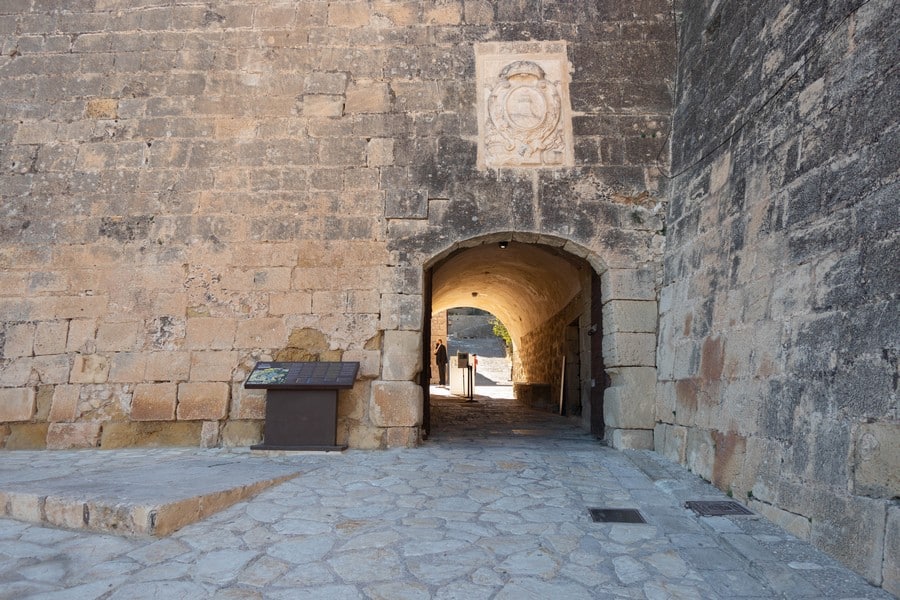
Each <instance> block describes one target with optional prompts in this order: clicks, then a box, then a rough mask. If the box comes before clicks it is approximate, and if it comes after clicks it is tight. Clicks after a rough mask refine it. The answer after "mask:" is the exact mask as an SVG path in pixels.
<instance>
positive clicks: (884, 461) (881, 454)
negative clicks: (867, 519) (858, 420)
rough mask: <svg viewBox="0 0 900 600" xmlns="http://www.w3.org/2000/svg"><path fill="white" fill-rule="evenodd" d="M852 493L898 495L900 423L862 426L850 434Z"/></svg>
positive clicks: (882, 496)
mask: <svg viewBox="0 0 900 600" xmlns="http://www.w3.org/2000/svg"><path fill="white" fill-rule="evenodd" d="M852 471H853V491H854V493H856V494H859V495H866V496H873V497H875V498H896V497H898V496H900V423H897V422H893V423H865V424H861V425H858V426H856V427H855V429H854V432H853V466H852Z"/></svg>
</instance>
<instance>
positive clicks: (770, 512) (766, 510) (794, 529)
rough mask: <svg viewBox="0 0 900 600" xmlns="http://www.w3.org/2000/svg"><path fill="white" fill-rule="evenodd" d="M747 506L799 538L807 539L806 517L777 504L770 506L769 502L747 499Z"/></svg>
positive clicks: (807, 523) (808, 525) (808, 526)
mask: <svg viewBox="0 0 900 600" xmlns="http://www.w3.org/2000/svg"><path fill="white" fill-rule="evenodd" d="M748 506H749V508H750V510H752V511H754V512H757V513H759V514H761V515H762V516H764V517H765V518H767V519H768V520H770V521H772V522H773V523H775V524H776V525H778V526H779V527H782V528H784V529H786V530H787V531H789V532H791V533H792V534H794V535H795V536H797V537H798V538H800V539H801V540H808V539H809V531H810V523H809V519H808V518H807V517H804V516H803V515H798V514H795V513H792V512H788V511H786V510H781V509H780V508H778V507H777V506H772V505H771V504H767V503H765V502H759V501H757V500H752V499H751V500H750V501H749V503H748Z"/></svg>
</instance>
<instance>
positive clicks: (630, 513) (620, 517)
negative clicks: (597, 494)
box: [588, 508, 647, 523]
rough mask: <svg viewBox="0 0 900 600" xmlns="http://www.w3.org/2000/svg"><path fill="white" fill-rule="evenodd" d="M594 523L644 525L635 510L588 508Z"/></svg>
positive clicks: (639, 514) (640, 516) (641, 517)
mask: <svg viewBox="0 0 900 600" xmlns="http://www.w3.org/2000/svg"><path fill="white" fill-rule="evenodd" d="M588 510H589V511H590V512H591V519H593V520H594V523H646V522H647V521H645V520H644V517H643V516H642V515H641V513H640V511H639V510H637V509H636V508H589V509H588Z"/></svg>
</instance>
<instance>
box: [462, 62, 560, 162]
mask: <svg viewBox="0 0 900 600" xmlns="http://www.w3.org/2000/svg"><path fill="white" fill-rule="evenodd" d="M529 58H531V59H530V60H529ZM554 58H555V61H553V60H550V61H548V60H547V59H544V60H540V58H533V57H532V56H515V55H512V56H510V55H506V56H504V55H502V54H501V55H495V56H491V57H488V60H484V61H482V64H483V65H484V66H483V68H482V69H481V71H482V72H481V73H480V74H479V86H480V90H479V96H480V98H481V99H482V102H483V105H482V106H479V120H480V122H479V131H480V133H481V139H480V140H479V141H480V143H479V161H478V162H479V166H481V167H486V168H504V167H520V168H523V167H524V168H527V167H563V166H569V165H570V164H571V163H572V154H573V153H572V150H571V137H572V136H571V115H570V112H571V111H570V109H569V105H568V88H567V86H566V85H565V81H564V78H565V75H567V71H566V64H567V63H566V62H565V58H564V55H563V59H562V64H559V63H560V60H559V57H554ZM516 59H519V60H516ZM548 62H550V64H551V65H552V66H554V67H556V68H555V69H554V70H555V71H556V73H555V75H556V77H553V76H552V75H551V74H549V73H548V72H547V70H546V69H545V68H544V66H542V64H540V63H544V65H546V64H547V63H548ZM491 67H493V69H494V72H495V73H496V74H493V73H489V72H486V71H490V70H491Z"/></svg>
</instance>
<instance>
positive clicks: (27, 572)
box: [0, 398, 891, 600]
mask: <svg viewBox="0 0 900 600" xmlns="http://www.w3.org/2000/svg"><path fill="white" fill-rule="evenodd" d="M513 403H514V401H513V400H507V401H503V400H497V401H496V403H495V404H494V405H493V406H489V405H487V403H484V404H482V403H479V405H478V407H472V406H469V405H466V404H465V403H461V402H458V401H456V400H454V399H450V398H448V399H445V400H444V401H443V402H442V403H436V405H435V419H436V421H435V425H436V426H437V427H438V428H439V430H438V429H436V430H435V435H434V437H433V439H432V440H431V441H429V442H428V443H427V444H425V445H424V446H423V447H422V448H419V449H417V450H414V451H385V452H361V451H354V450H351V451H348V452H344V453H329V454H326V455H321V454H319V455H315V454H304V455H296V454H294V455H281V456H271V455H269V456H255V455H253V454H252V453H250V452H248V451H247V450H233V451H224V450H221V449H216V450H201V449H197V448H193V449H151V450H146V449H142V450H134V449H131V450H127V449H126V450H116V451H97V452H85V451H80V452H53V453H46V452H45V453H32V452H29V453H12V454H13V456H12V457H11V460H9V461H4V462H3V463H2V465H0V513H2V514H4V515H11V516H14V517H15V518H17V519H20V520H19V521H16V520H12V519H9V518H3V519H0V548H2V549H3V552H4V555H5V558H4V560H3V561H2V562H0V594H2V595H3V596H4V597H7V596H9V597H29V596H39V595H42V594H53V595H56V596H67V597H79V598H80V597H85V596H87V597H109V598H140V597H151V598H153V597H159V598H162V597H166V598H168V597H190V598H231V597H248V596H249V597H251V598H261V597H263V598H364V597H367V596H371V597H381V598H429V597H434V598H507V599H514V598H567V599H569V598H571V599H584V600H589V599H591V598H602V597H605V596H610V594H613V595H614V596H616V597H646V598H771V599H775V598H865V599H871V600H887V599H888V598H890V597H891V596H890V593H888V592H887V591H885V590H879V589H877V588H875V587H873V586H871V585H868V584H867V583H866V582H865V581H864V580H863V579H862V578H861V577H859V576H858V575H855V574H854V573H852V572H851V571H849V570H848V569H846V568H844V567H841V566H840V565H839V564H838V563H837V562H835V561H834V560H833V559H831V558H829V557H828V556H826V555H825V554H824V553H822V552H820V551H818V550H816V549H814V548H812V547H811V546H810V545H809V544H808V543H804V542H801V541H799V540H797V539H796V538H795V537H793V536H792V535H790V534H789V533H787V532H785V531H784V530H782V529H780V528H778V527H777V526H775V525H773V524H771V523H769V522H767V521H766V520H765V519H762V518H760V517H757V516H751V517H712V518H708V517H707V518H701V517H698V516H696V515H695V514H693V513H692V512H691V511H687V510H686V509H685V508H684V507H683V503H684V502H685V501H686V500H690V499H696V498H707V499H712V500H725V499H727V497H726V496H725V494H724V493H723V492H721V491H719V490H716V489H715V488H713V487H712V486H711V485H709V484H708V483H706V482H703V481H702V480H701V479H699V478H698V477H697V476H695V475H693V474H691V473H689V472H688V471H687V470H686V469H684V468H683V467H681V466H679V465H675V464H673V463H671V462H669V461H667V460H666V459H664V458H662V457H661V456H659V455H658V454H654V453H651V452H646V451H627V452H619V451H615V450H613V449H611V448H607V447H604V446H602V445H600V444H599V443H598V442H597V440H596V439H595V438H593V437H592V436H591V435H589V434H588V433H586V432H584V431H581V430H580V429H578V428H576V427H575V426H574V425H573V423H572V422H571V421H570V420H568V419H566V418H565V417H560V416H558V415H550V414H547V413H540V412H537V411H531V410H522V409H516V408H515V405H514V404H513ZM473 410H477V411H478V412H479V413H480V414H479V415H478V416H477V417H476V418H475V419H473V415H472V411H473ZM485 418H487V419H490V420H491V422H492V424H493V425H492V428H491V430H490V431H488V430H485V429H484V428H479V424H478V422H477V421H478V420H479V419H485ZM232 423H234V422H232ZM392 429H394V428H392ZM396 429H400V430H402V429H410V430H413V429H414V428H396ZM3 467H6V468H3ZM292 476H295V477H294V478H293V479H290V480H287V481H284V482H282V483H280V484H277V481H278V478H279V477H282V478H283V477H292ZM268 482H273V483H276V485H274V486H270V487H268V488H267V489H265V490H264V491H261V492H260V493H258V494H257V493H256V492H257V491H259V487H258V484H259V483H263V484H265V483H268ZM123 485H129V486H130V487H131V495H130V500H129V501H128V502H126V503H123V502H122V500H121V497H120V496H121V495H120V493H119V490H120V489H121V487H122V486H123ZM86 492H89V493H90V496H87V495H81V494H85V493H86ZM44 497H46V500H42V498H44ZM237 500H241V501H240V502H237ZM621 506H627V507H633V508H636V509H638V510H639V511H640V512H641V514H642V515H643V516H644V517H645V519H646V520H647V521H648V522H647V523H646V524H621V523H595V522H593V521H592V520H591V518H590V515H589V513H588V510H587V508H588V507H621ZM10 509H12V510H10ZM151 509H152V512H153V513H154V514H155V515H156V520H155V523H156V525H157V528H156V529H155V530H148V529H143V530H142V529H141V526H144V525H147V524H149V523H151V522H152V521H151V520H150V519H149V516H150V514H151ZM51 517H52V519H53V521H54V522H56V523H59V524H60V525H68V526H69V527H71V528H72V529H73V530H63V529H54V528H47V527H42V526H40V525H37V524H36V523H42V522H44V523H45V522H47V520H49V519H50V518H51ZM198 518H199V520H197V519H198ZM22 521H26V522H22ZM27 521H30V523H29V522H27ZM175 527H180V528H179V529H177V530H172V529H174V528H175ZM90 530H94V531H90ZM100 532H103V533H100ZM141 532H143V533H145V534H146V533H155V534H156V535H157V536H158V537H150V536H148V535H132V534H133V533H141ZM110 533H116V534H117V535H109V534H110ZM94 585H96V587H88V586H94Z"/></svg>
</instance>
